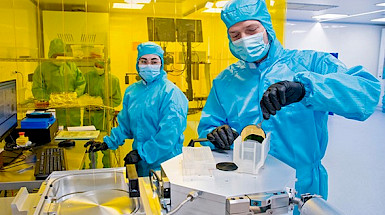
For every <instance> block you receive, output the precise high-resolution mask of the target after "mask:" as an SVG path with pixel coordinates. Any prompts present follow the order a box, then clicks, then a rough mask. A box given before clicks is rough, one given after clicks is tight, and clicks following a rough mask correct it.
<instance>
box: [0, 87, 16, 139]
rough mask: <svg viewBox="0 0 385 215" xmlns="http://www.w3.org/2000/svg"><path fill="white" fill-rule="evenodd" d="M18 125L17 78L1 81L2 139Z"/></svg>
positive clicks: (0, 113)
mask: <svg viewBox="0 0 385 215" xmlns="http://www.w3.org/2000/svg"><path fill="white" fill-rule="evenodd" d="M16 127H17V94H16V80H10V81H5V82H0V141H2V140H3V139H4V138H6V137H7V136H8V135H10V133H11V132H12V131H13V129H15V128H16Z"/></svg>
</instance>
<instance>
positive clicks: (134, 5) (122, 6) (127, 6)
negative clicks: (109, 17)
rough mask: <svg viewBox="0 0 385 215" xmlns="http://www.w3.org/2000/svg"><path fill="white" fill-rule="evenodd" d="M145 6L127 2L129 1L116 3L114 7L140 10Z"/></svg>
mask: <svg viewBox="0 0 385 215" xmlns="http://www.w3.org/2000/svg"><path fill="white" fill-rule="evenodd" d="M143 7H144V4H127V3H114V6H113V8H118V9H136V10H140V9H142V8H143Z"/></svg>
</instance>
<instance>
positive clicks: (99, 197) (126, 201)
mask: <svg viewBox="0 0 385 215" xmlns="http://www.w3.org/2000/svg"><path fill="white" fill-rule="evenodd" d="M135 208H136V205H135V202H134V201H133V199H130V198H129V197H128V193H127V192H126V191H123V190H109V189H108V190H96V191H88V192H85V193H81V194H78V195H75V196H73V197H72V198H69V199H66V200H65V201H62V202H61V203H60V204H59V207H58V214H71V215H85V214H92V215H99V214H100V215H102V214H111V215H113V214H130V213H132V212H133V211H134V210H135Z"/></svg>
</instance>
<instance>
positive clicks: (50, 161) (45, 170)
mask: <svg viewBox="0 0 385 215" xmlns="http://www.w3.org/2000/svg"><path fill="white" fill-rule="evenodd" d="M64 170H67V162H66V157H65V153H64V149H62V148H45V149H43V150H42V151H40V153H38V154H37V155H36V165H35V178H36V179H37V180H45V179H46V178H47V177H48V176H49V175H50V174H51V173H52V172H53V171H64Z"/></svg>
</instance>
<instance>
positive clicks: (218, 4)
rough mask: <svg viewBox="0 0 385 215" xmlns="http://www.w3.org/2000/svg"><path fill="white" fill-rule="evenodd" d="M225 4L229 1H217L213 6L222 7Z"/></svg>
mask: <svg viewBox="0 0 385 215" xmlns="http://www.w3.org/2000/svg"><path fill="white" fill-rule="evenodd" d="M227 2H229V1H217V2H215V6H217V7H224V6H225V5H226V4H227Z"/></svg>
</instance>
